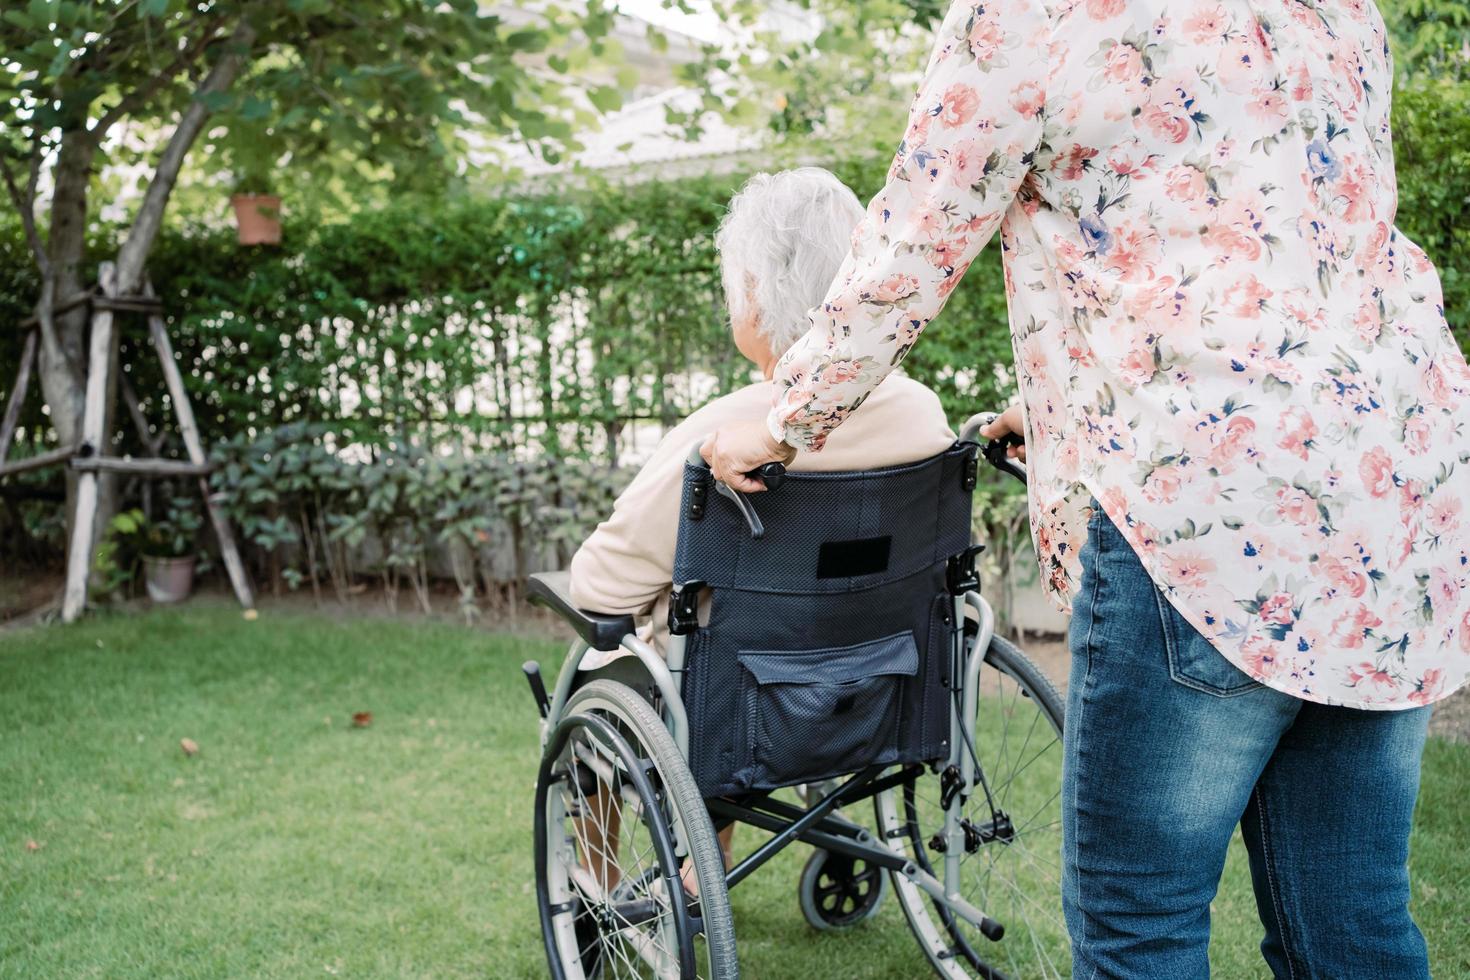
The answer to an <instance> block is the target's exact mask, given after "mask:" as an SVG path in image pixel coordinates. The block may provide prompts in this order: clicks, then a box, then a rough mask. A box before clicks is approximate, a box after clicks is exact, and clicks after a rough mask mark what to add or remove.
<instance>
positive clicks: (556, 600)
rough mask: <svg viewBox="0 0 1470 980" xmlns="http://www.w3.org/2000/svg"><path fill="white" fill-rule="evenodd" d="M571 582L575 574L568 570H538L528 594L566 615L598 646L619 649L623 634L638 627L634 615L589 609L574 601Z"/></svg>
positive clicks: (592, 646)
mask: <svg viewBox="0 0 1470 980" xmlns="http://www.w3.org/2000/svg"><path fill="white" fill-rule="evenodd" d="M571 586H572V582H571V576H569V575H568V574H567V573H566V572H538V573H536V574H535V575H532V576H531V588H530V592H529V595H528V596H527V598H528V599H530V601H531V602H532V603H534V604H536V605H538V606H545V607H546V608H547V609H550V610H551V611H552V612H554V613H556V614H557V615H558V616H560V617H561V618H562V619H565V620H566V621H567V622H568V623H570V624H571V627H572V629H574V630H576V631H577V635H578V636H580V637H581V638H582V639H583V640H586V641H587V645H588V646H590V647H591V648H592V649H594V650H604V651H605V650H616V649H617V648H618V647H619V646H620V645H621V644H622V642H623V637H625V636H627V635H628V634H629V633H632V632H634V631H635V630H636V628H637V627H636V626H635V624H634V622H633V617H632V616H629V615H627V614H623V615H621V616H612V615H607V614H604V613H595V612H587V611H585V610H582V609H578V608H577V607H576V606H574V605H572V594H571V592H572V588H571Z"/></svg>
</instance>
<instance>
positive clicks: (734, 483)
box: [699, 419, 796, 493]
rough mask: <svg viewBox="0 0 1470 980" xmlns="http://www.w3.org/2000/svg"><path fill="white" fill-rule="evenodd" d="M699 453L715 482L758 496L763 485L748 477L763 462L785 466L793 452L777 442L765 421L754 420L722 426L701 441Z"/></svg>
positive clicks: (785, 445) (793, 454) (763, 463)
mask: <svg viewBox="0 0 1470 980" xmlns="http://www.w3.org/2000/svg"><path fill="white" fill-rule="evenodd" d="M699 454H700V455H701V456H703V457H704V461H705V462H706V463H709V468H710V472H711V473H713V474H714V477H715V479H716V480H719V481H721V482H722V483H724V484H725V485H726V486H728V487H729V488H730V489H732V490H739V491H740V492H741V493H760V492H761V491H762V490H764V489H766V485H765V484H764V483H762V482H761V481H760V480H757V479H754V478H752V477H751V476H749V475H748V474H750V473H751V472H753V471H755V470H758V469H760V468H761V466H763V465H765V464H766V463H773V462H774V463H781V464H783V465H784V464H786V463H789V462H791V460H792V459H793V458H794V457H795V456H796V450H795V449H793V448H792V447H790V446H788V445H787V444H786V443H784V442H777V441H776V438H775V437H774V436H772V435H771V432H770V430H769V429H767V428H766V423H765V420H763V419H758V420H752V421H750V422H737V423H734V424H732V425H727V426H725V427H724V428H723V429H721V430H719V431H718V432H716V433H715V434H714V435H712V436H710V437H709V438H708V439H706V440H705V442H704V445H703V446H701V447H700V450H699Z"/></svg>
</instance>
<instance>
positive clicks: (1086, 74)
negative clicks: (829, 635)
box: [771, 0, 1470, 708]
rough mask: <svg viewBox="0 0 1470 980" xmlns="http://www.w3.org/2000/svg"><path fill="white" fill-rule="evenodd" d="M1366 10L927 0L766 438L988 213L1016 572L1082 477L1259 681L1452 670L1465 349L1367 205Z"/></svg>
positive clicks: (1467, 541)
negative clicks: (909, 96)
mask: <svg viewBox="0 0 1470 980" xmlns="http://www.w3.org/2000/svg"><path fill="white" fill-rule="evenodd" d="M1391 78H1392V69H1391V65H1390V63H1389V55H1388V50H1387V46H1386V38H1385V31H1384V26H1383V21H1382V19H1381V18H1380V16H1379V14H1378V11H1377V10H1376V8H1375V7H1374V6H1373V5H1372V3H1370V2H1366V0H1356V2H1349V3H1325V2H1321V0H1252V2H1250V3H1245V2H1243V0H1220V2H1197V0H1186V2H1184V3H1177V2H1176V3H1165V2H1164V0H1127V2H1124V0H1062V2H1058V3H1055V4H1052V5H1047V4H1043V3H1041V2H1039V0H987V2H985V3H981V4H975V3H955V4H954V5H953V6H952V7H951V9H950V11H949V13H948V15H947V16H946V18H945V20H944V22H943V25H942V28H941V30H940V36H939V39H938V42H937V44H936V46H935V48H934V51H933V54H932V55H931V58H930V61H929V66H928V70H927V72H926V77H925V80H924V82H923V85H922V86H921V88H920V91H919V93H918V96H917V97H916V99H915V101H914V104H913V107H912V113H911V117H910V120H909V125H908V130H907V132H906V133H905V134H904V137H903V141H902V143H901V144H900V146H899V149H898V153H897V156H896V157H895V159H894V161H893V166H892V168H891V170H890V173H889V180H888V184H887V186H886V187H884V189H883V190H882V192H880V193H879V194H878V196H877V197H875V198H874V199H873V201H872V203H871V205H870V206H869V208H868V214H867V218H866V220H865V221H864V222H863V224H862V225H861V226H860V227H859V228H858V229H857V231H856V233H855V234H854V239H853V250H852V254H851V255H850V256H849V258H848V260H847V262H846V263H845V264H844V266H843V267H842V269H841V271H840V272H839V274H838V277H837V280H836V282H835V283H834V285H833V288H832V291H831V293H830V294H829V296H828V298H827V300H826V302H825V304H824V305H823V306H822V307H820V308H819V309H816V310H813V311H812V314H811V319H812V325H813V326H812V330H811V332H810V333H808V334H807V336H806V338H805V339H804V340H803V341H801V342H799V343H798V344H797V345H796V346H795V347H793V348H792V349H791V351H790V352H789V353H788V354H787V355H786V357H785V358H784V359H783V360H782V362H781V364H780V366H779V368H778V370H777V373H776V380H777V381H778V382H779V385H780V389H779V390H780V394H779V396H778V399H777V402H776V405H775V407H774V409H773V411H772V414H771V427H772V431H773V432H774V433H776V434H777V435H779V436H780V437H781V438H784V439H785V440H786V441H787V442H789V443H791V444H793V445H796V446H800V447H805V448H808V449H820V447H821V444H822V441H823V439H824V438H825V435H826V433H827V432H828V431H830V430H831V429H832V428H833V427H834V426H836V425H838V424H839V423H840V422H841V421H842V419H843V418H844V417H845V416H846V415H847V414H848V413H849V412H851V411H852V409H853V408H855V407H856V406H857V405H858V404H859V403H860V402H861V401H862V400H863V398H864V397H866V395H867V393H868V392H869V391H871V390H872V388H873V387H874V386H875V385H877V384H878V383H879V382H880V381H881V380H882V379H883V377H884V376H885V375H886V374H887V373H888V372H889V371H890V370H891V369H892V368H893V367H894V366H895V365H896V364H898V362H899V361H900V360H901V359H902V358H903V356H904V355H905V354H906V353H907V352H908V351H909V349H910V348H911V347H912V346H913V344H914V343H915V342H916V341H917V340H918V337H919V334H920V333H921V332H922V331H923V329H924V328H925V326H927V325H928V323H929V322H930V320H932V319H933V318H934V317H935V316H936V315H937V314H938V313H939V311H940V309H941V308H942V307H943V306H944V302H945V299H946V298H947V297H948V296H949V294H950V292H951V291H952V290H953V289H954V288H955V286H956V285H957V284H958V282H959V281H960V278H961V277H962V276H963V275H964V273H965V270H966V269H967V268H968V266H969V264H970V262H971V261H972V260H973V259H974V258H975V255H976V253H977V252H979V250H980V248H981V247H982V246H983V245H984V244H985V242H986V241H987V240H988V239H989V238H990V237H991V235H992V233H993V232H994V230H995V229H996V228H997V227H999V228H1000V231H1001V241H1002V248H1003V249H1004V262H1005V271H1006V285H1007V290H1008V294H1009V300H1010V322H1011V332H1012V336H1013V339H1014V345H1015V355H1016V373H1017V377H1018V382H1019V387H1020V392H1021V396H1022V402H1023V405H1024V410H1025V416H1026V427H1027V440H1028V444H1029V454H1030V459H1031V480H1030V503H1031V510H1032V527H1033V532H1034V535H1035V540H1036V546H1037V551H1038V554H1039V556H1040V560H1041V563H1042V567H1043V573H1044V576H1043V577H1044V580H1045V581H1046V582H1047V583H1048V586H1049V588H1050V589H1051V590H1052V592H1053V593H1054V594H1055V595H1056V596H1057V597H1058V598H1059V599H1060V600H1061V601H1062V602H1063V604H1064V605H1065V604H1067V603H1068V602H1069V596H1070V593H1071V591H1072V590H1073V589H1074V588H1075V585H1076V582H1077V578H1078V560H1077V559H1078V551H1079V548H1080V546H1081V544H1082V542H1083V540H1084V536H1085V516H1086V510H1087V508H1086V503H1085V502H1086V500H1087V497H1088V495H1089V494H1090V495H1092V496H1094V497H1096V498H1097V499H1098V500H1099V501H1100V502H1101V504H1102V506H1103V508H1104V509H1105V510H1106V512H1107V514H1108V516H1109V517H1110V518H1111V519H1112V520H1113V522H1114V523H1116V524H1117V525H1118V526H1119V527H1120V528H1121V529H1122V530H1123V531H1124V533H1125V534H1126V535H1127V537H1128V539H1129V541H1130V542H1131V543H1132V545H1133V547H1134V548H1135V549H1136V550H1137V551H1138V553H1139V555H1140V556H1141V557H1142V559H1143V561H1144V563H1145V565H1146V567H1147V568H1148V569H1149V572H1150V574H1151V576H1152V577H1153V578H1154V581H1155V582H1156V583H1157V584H1158V586H1159V588H1160V589H1161V590H1162V591H1163V592H1164V594H1165V595H1166V596H1167V597H1168V598H1169V600H1170V601H1171V602H1173V603H1174V605H1175V606H1176V607H1177V608H1178V609H1179V610H1180V611H1181V612H1182V613H1183V614H1184V615H1185V616H1186V617H1187V618H1188V619H1189V621H1190V622H1191V623H1192V624H1193V625H1194V626H1195V627H1196V628H1198V629H1199V630H1200V631H1201V632H1202V633H1203V634H1204V635H1205V636H1207V637H1209V638H1210V639H1211V641H1212V642H1213V643H1214V644H1215V646H1216V647H1217V648H1218V649H1219V650H1220V651H1221V652H1222V653H1223V654H1224V655H1225V656H1226V657H1228V658H1229V659H1230V660H1231V662H1233V663H1235V664H1236V665H1237V666H1239V667H1241V668H1242V669H1243V670H1245V671H1247V672H1249V673H1250V674H1251V675H1252V676H1253V677H1256V678H1258V679H1259V680H1261V681H1262V682H1264V683H1265V684H1267V685H1269V686H1271V687H1273V688H1276V689H1278V690H1281V691H1285V692H1287V693H1290V694H1293V695H1296V696H1298V697H1302V698H1306V699H1309V700H1313V701H1320V702H1326V703H1334V704H1345V705H1352V706H1358V707H1367V708H1407V707H1411V706H1415V705H1420V704H1427V703H1429V702H1431V701H1434V700H1436V699H1438V698H1441V697H1443V696H1445V695H1446V694H1449V693H1450V692H1451V691H1453V690H1454V689H1455V688H1457V687H1458V686H1459V685H1460V684H1462V683H1463V682H1464V681H1465V678H1466V673H1467V668H1470V517H1467V515H1466V514H1465V511H1464V507H1465V505H1464V499H1465V497H1466V496H1467V495H1470V368H1467V367H1466V363H1465V358H1464V356H1463V355H1462V353H1461V352H1460V350H1459V349H1458V347H1457V346H1456V344H1455V341H1454V339H1453V338H1452V337H1451V335H1450V332H1449V329H1448V327H1447V325H1446V323H1445V319H1444V312H1443V309H1442V297H1441V291H1440V286H1439V280H1438V277H1437V274H1436V273H1435V270H1434V267H1433V266H1432V265H1431V264H1430V262H1429V260H1428V259H1427V258H1426V257H1425V255H1424V253H1423V252H1422V251H1421V250H1420V249H1419V248H1418V247H1417V246H1415V245H1414V243H1413V242H1411V241H1409V240H1408V239H1407V238H1405V237H1404V236H1403V235H1402V234H1400V233H1399V232H1398V231H1397V230H1396V229H1395V228H1394V226H1393V220H1394V212H1395V208H1396V190H1395V188H1396V184H1395V177H1394V169H1393V153H1392V147H1391V143H1390V133H1389V87H1390V81H1391Z"/></svg>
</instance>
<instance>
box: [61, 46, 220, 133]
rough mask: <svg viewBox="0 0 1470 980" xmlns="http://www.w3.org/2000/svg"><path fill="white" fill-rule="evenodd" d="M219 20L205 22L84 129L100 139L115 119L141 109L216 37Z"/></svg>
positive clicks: (115, 121)
mask: <svg viewBox="0 0 1470 980" xmlns="http://www.w3.org/2000/svg"><path fill="white" fill-rule="evenodd" d="M221 23H222V21H221V20H219V19H216V20H214V21H213V22H212V23H209V24H207V25H206V26H205V29H204V32H203V33H202V34H200V35H199V36H198V37H197V38H195V39H194V40H193V41H192V42H190V43H188V44H186V45H184V47H183V48H181V49H179V52H178V54H176V55H175V56H174V59H173V61H171V62H169V63H168V64H167V65H165V66H164V67H163V68H161V69H159V71H158V72H157V73H156V74H155V75H154V76H153V77H152V78H150V79H148V81H146V82H144V83H143V84H142V85H139V86H138V87H137V88H135V89H133V90H132V91H131V92H129V93H128V94H126V95H124V96H123V97H122V98H121V99H119V100H118V103H117V105H115V106H113V107H112V108H111V109H108V110H107V111H106V112H104V113H103V114H102V118H100V119H98V120H97V122H95V123H94V124H92V126H91V127H90V129H89V130H88V131H89V132H91V133H93V134H95V136H96V138H97V139H101V138H102V137H103V136H105V135H107V131H108V130H109V129H111V128H112V127H113V126H114V125H115V124H116V123H117V121H118V120H119V119H122V118H123V117H124V116H127V115H129V114H130V113H132V112H135V111H137V110H138V109H139V108H141V107H142V106H143V105H144V104H145V103H146V102H147V101H148V100H149V99H151V98H152V97H153V96H154V94H155V93H156V92H157V91H158V90H159V89H161V88H163V87H164V86H165V85H167V84H168V83H169V82H171V81H173V80H174V77H175V76H176V75H177V74H178V73H179V72H180V71H182V70H183V69H184V68H186V67H188V66H189V65H190V64H191V63H193V62H194V61H195V60H196V59H198V57H199V55H200V54H201V53H202V52H203V51H204V49H205V48H206V47H208V46H209V45H210V44H211V43H212V42H214V41H216V40H218V38H219V35H218V29H219V26H220V24H221Z"/></svg>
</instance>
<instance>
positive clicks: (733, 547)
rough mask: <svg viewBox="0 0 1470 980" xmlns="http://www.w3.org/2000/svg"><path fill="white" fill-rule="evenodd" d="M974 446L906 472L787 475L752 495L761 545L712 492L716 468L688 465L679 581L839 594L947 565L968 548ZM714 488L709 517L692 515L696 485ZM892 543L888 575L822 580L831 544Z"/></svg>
mask: <svg viewBox="0 0 1470 980" xmlns="http://www.w3.org/2000/svg"><path fill="white" fill-rule="evenodd" d="M974 459H975V447H974V446H973V445H972V444H968V443H966V444H959V445H956V446H954V447H953V448H951V449H948V450H946V451H945V452H943V453H940V454H939V455H937V456H932V457H930V458H929V459H926V460H921V461H920V462H917V463H910V464H908V465H905V466H892V467H886V468H884V469H875V470H860V471H855V472H841V473H810V472H805V473H788V474H786V478H785V480H784V482H783V483H782V484H781V486H780V487H779V488H778V489H776V490H772V491H768V492H766V493H759V494H755V495H753V496H752V497H751V498H750V499H751V503H752V505H753V506H754V507H755V509H756V512H757V513H759V514H760V517H761V520H762V522H764V524H765V526H766V536H765V537H764V538H762V539H760V540H759V541H757V540H754V539H752V538H751V537H750V534H749V531H748V530H747V528H746V525H745V521H744V519H743V518H742V517H741V516H740V513H739V511H737V510H736V509H735V506H734V505H733V504H732V503H731V502H730V501H728V500H726V499H724V498H723V497H720V496H719V495H718V494H716V493H715V492H714V490H713V480H712V477H711V476H710V472H709V468H708V467H706V466H696V465H694V464H689V465H687V466H686V467H685V468H684V501H685V507H684V508H683V510H682V511H681V512H680V519H679V537H678V545H677V547H676V548H675V551H674V582H675V583H676V584H678V583H683V582H694V581H699V582H704V583H706V584H707V585H709V586H710V587H711V588H714V589H741V590H746V591H750V592H800V593H808V594H813V595H815V594H835V593H842V592H852V591H855V590H859V589H863V588H866V587H868V586H872V585H878V584H880V583H882V582H891V581H894V580H896V579H898V578H902V577H905V576H907V575H911V574H913V573H914V572H917V571H920V570H921V569H924V568H928V567H931V566H933V565H934V563H935V562H940V561H943V560H944V559H945V558H947V557H948V556H950V555H954V554H958V553H959V552H961V551H963V550H964V549H965V547H966V546H967V545H968V544H969V543H970V501H971V492H970V491H967V490H965V489H964V486H963V484H962V481H963V478H964V473H965V469H966V467H967V466H973V465H974V462H973V461H974ZM698 483H703V484H705V485H706V488H707V493H706V499H707V501H708V505H707V506H706V508H705V514H704V517H702V518H701V519H699V520H691V519H690V518H689V507H688V506H687V505H688V501H689V497H690V488H691V487H692V486H693V485H694V484H698ZM883 536H890V537H891V538H892V546H891V549H890V552H889V561H888V568H887V569H886V570H885V571H882V572H876V573H869V574H867V575H859V576H854V577H850V578H818V577H817V563H818V559H819V557H820V556H819V552H820V550H821V548H822V546H823V545H824V544H828V543H830V542H849V541H862V540H870V539H873V538H877V537H883Z"/></svg>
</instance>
